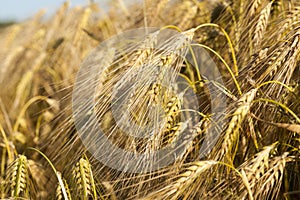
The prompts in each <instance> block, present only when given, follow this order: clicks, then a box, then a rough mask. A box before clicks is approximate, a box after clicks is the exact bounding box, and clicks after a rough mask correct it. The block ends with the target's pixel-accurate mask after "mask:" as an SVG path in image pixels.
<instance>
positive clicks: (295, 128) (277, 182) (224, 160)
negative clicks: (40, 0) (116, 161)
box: [0, 0, 300, 200]
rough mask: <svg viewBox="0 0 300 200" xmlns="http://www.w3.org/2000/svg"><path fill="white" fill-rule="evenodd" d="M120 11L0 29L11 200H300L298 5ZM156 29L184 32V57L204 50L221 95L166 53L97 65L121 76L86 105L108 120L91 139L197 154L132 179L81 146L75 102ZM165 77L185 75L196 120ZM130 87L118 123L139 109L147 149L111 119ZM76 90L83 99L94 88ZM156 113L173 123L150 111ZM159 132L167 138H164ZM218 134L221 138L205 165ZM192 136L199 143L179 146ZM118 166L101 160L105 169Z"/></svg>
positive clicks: (4, 169) (118, 7) (178, 3)
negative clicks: (79, 80) (116, 46)
mask: <svg viewBox="0 0 300 200" xmlns="http://www.w3.org/2000/svg"><path fill="white" fill-rule="evenodd" d="M112 2H113V3H111V6H110V8H109V10H108V11H104V10H102V9H101V8H100V7H99V6H98V5H97V4H95V3H90V4H89V5H87V6H82V7H70V6H69V3H68V2H66V3H64V4H63V5H62V6H61V7H60V8H59V10H57V11H56V13H55V14H54V15H53V16H51V17H49V18H45V17H44V15H45V13H44V12H43V11H41V12H39V13H37V14H36V15H34V16H33V17H32V18H30V19H29V20H26V21H24V22H20V23H16V24H12V25H9V26H6V27H2V28H0V46H1V48H0V60H1V62H0V88H1V89H0V132H1V134H0V156H1V159H0V160H1V164H0V183H1V184H0V198H1V199H103V200H104V199H107V200H109V199H111V200H119V199H120V200H123V199H145V200H146V199H147V200H150V199H151V200H152V199H173V200H177V199H188V200H189V199H209V200H210V199H216V200H219V199H220V200H221V199H222V200H223V199H228V200H229V199H230V200H231V199H249V200H264V199H266V200H269V199H287V200H293V199H300V87H299V85H300V57H299V56H300V4H299V3H298V2H297V1H296V0H249V1H246V0H215V1H209V0H204V1H198V0H143V1H142V0H141V1H138V2H136V3H133V4H131V5H126V4H124V2H123V1H122V0H119V1H112ZM145 27H146V28H147V27H158V28H161V30H172V31H173V32H176V33H177V32H178V33H180V34H179V35H183V36H184V37H185V39H186V38H187V39H186V40H184V41H183V42H182V44H181V45H185V42H187V40H193V41H194V44H193V45H194V46H197V47H201V48H202V49H205V50H206V52H207V53H208V55H209V56H210V58H211V60H212V61H213V62H214V63H215V65H216V69H217V70H218V71H219V72H220V73H219V77H218V79H219V80H222V83H224V84H223V85H220V84H218V83H217V82H214V81H210V80H208V78H207V77H205V76H203V75H202V73H204V72H202V71H198V70H193V69H192V68H191V65H193V64H192V63H191V62H188V61H187V60H185V59H182V58H181V57H180V56H178V57H176V56H175V57H174V56H173V57H172V55H169V54H166V52H168V51H166V52H164V51H153V49H151V48H146V47H145V48H142V49H141V50H139V51H130V50H128V51H127V49H126V53H123V52H122V51H119V53H114V55H111V54H110V51H107V52H105V54H103V55H102V57H100V58H101V59H100V58H97V57H95V59H94V60H92V62H98V63H102V64H103V65H104V64H105V63H107V62H108V63H114V64H113V65H111V66H110V67H108V68H107V69H106V71H105V72H104V73H103V74H101V77H100V78H99V79H97V80H98V81H97V82H95V83H94V82H93V83H94V87H95V88H96V95H95V102H96V103H95V106H94V108H93V109H92V108H90V107H88V106H86V104H85V103H86V102H84V101H83V102H80V105H81V104H82V106H83V108H85V109H87V110H86V111H87V112H86V113H83V115H88V113H90V112H91V113H94V114H95V116H96V117H97V120H98V121H99V122H101V124H100V126H99V127H95V126H92V125H89V124H88V123H87V124H88V125H87V127H88V128H91V129H89V130H91V131H95V130H97V129H102V130H105V134H106V135H107V137H108V138H109V139H110V140H111V141H113V143H114V144H115V145H116V146H118V147H120V148H122V149H125V150H126V151H129V152H134V153H136V154H141V153H143V154H146V155H148V154H147V153H149V155H150V153H151V152H156V151H157V150H159V149H163V148H165V147H167V146H172V145H173V146H174V145H175V149H176V148H177V146H176V145H179V144H181V143H184V144H185V146H186V147H187V148H186V149H185V151H184V152H183V153H182V154H180V156H178V157H177V158H176V161H175V162H172V163H170V164H169V165H167V166H163V167H160V168H159V169H157V170H153V171H149V169H150V168H151V167H153V166H152V164H153V162H152V161H153V160H155V159H156V157H151V156H149V157H148V158H147V159H148V160H149V165H144V163H136V165H133V166H131V167H133V169H132V170H133V171H134V170H142V171H143V173H135V172H130V171H122V170H118V169H114V168H113V167H111V166H108V165H106V164H105V163H102V162H100V161H99V159H97V158H96V157H95V156H94V155H93V154H92V153H91V151H90V149H88V148H87V147H86V145H84V144H83V141H82V140H81V138H80V137H79V135H78V129H77V128H76V122H75V119H74V117H73V113H72V92H73V91H74V90H75V89H74V88H76V87H75V82H76V74H77V73H78V71H79V70H80V67H81V63H82V62H83V61H84V60H85V59H86V57H87V56H89V55H90V53H91V52H92V51H93V50H94V49H96V50H97V47H98V45H99V44H100V43H102V42H104V41H107V40H109V39H110V38H111V37H113V36H115V35H117V34H122V33H123V32H124V31H127V30H132V29H137V28H145ZM175 36H176V35H175ZM153 38H154V36H153ZM147 39H149V37H148V38H147ZM151 39H152V38H151V37H150V39H149V41H150V40H151ZM175 39H176V40H174V41H175V42H174V41H173V40H171V39H170V40H167V39H166V41H161V42H165V43H164V45H165V48H167V49H168V48H169V49H170V50H172V49H176V48H177V46H176V45H177V44H179V43H180V41H179V39H180V37H179V36H178V38H177V36H176V37H175ZM149 41H148V40H147V42H149ZM143 42H145V41H143ZM108 50H110V49H108ZM194 59H195V58H194ZM141 63H143V64H145V63H146V65H145V66H147V67H144V68H143V67H140V64H141ZM157 66H158V67H157ZM156 69H162V70H158V72H157V73H158V78H157V79H156V81H155V82H153V83H149V81H148V79H147V75H149V74H151V73H155V72H156V71H155V70H156ZM165 69H170V70H172V72H171V73H170V74H168V76H167V79H168V80H169V81H172V80H173V79H175V78H176V77H177V76H178V77H182V79H183V80H185V81H186V83H187V84H186V85H185V87H186V89H185V90H184V91H188V89H189V91H191V92H192V93H194V94H195V95H196V96H197V97H198V99H197V102H198V103H197V106H196V107H193V109H192V111H190V112H187V109H186V107H185V106H186V105H188V106H189V105H192V104H193V102H192V101H191V99H189V98H187V100H186V98H184V96H185V95H186V94H187V93H185V92H183V93H182V94H181V96H180V95H179V96H177V95H176V94H175V93H176V91H172V90H167V89H165V88H164V87H163V83H162V81H161V80H160V78H161V77H163V78H162V79H164V78H165V76H164V75H162V72H165V71H164V70H165ZM139 73H140V74H141V75H140V76H139ZM166 73H167V72H166ZM160 75H161V76H160ZM125 76H128V77H130V78H132V77H135V76H137V77H138V78H136V79H133V80H135V81H134V82H133V83H132V85H130V88H131V87H132V88H133V87H134V88H136V91H135V93H132V94H131V93H130V94H129V92H128V95H127V96H126V98H125V97H124V99H125V100H124V102H123V104H122V102H121V103H119V104H118V105H119V106H120V107H118V109H119V110H118V109H116V110H117V111H116V113H117V116H124V115H125V114H124V113H123V111H124V109H126V110H128V113H129V114H127V117H128V118H129V119H130V120H129V122H130V123H136V124H139V125H140V126H142V125H145V126H146V125H147V126H146V127H148V128H146V129H145V130H144V129H142V128H132V129H133V131H134V132H136V133H137V134H138V132H141V131H145V132H146V133H147V134H148V135H149V137H147V138H135V137H132V136H130V135H128V134H126V132H125V131H122V130H120V129H119V124H118V122H119V121H120V122H121V119H120V120H118V119H116V118H115V117H114V116H113V114H114V113H113V112H114V111H113V110H112V107H111V105H112V104H117V103H118V102H119V101H117V100H118V99H117V100H116V102H110V100H111V99H112V98H111V97H112V96H113V95H114V93H113V92H112V91H113V90H114V89H116V90H117V91H120V92H119V93H122V92H124V91H125V90H124V91H123V90H122V89H123V88H122V85H121V86H120V85H118V84H116V82H117V81H118V80H120V79H121V78H122V77H125ZM141 77H145V78H144V79H143V78H141ZM124 80H127V79H124ZM88 81H89V80H88ZM91 81H92V80H91ZM167 83H169V82H168V81H167ZM79 86H81V87H79V94H80V93H84V92H85V91H88V90H90V88H87V87H86V86H85V85H79ZM127 86H128V85H127ZM211 89H212V90H213V91H214V92H216V93H217V94H218V95H222V96H224V99H223V101H224V102H225V103H226V105H227V106H226V108H224V110H223V111H222V113H221V116H222V119H223V120H224V123H223V124H222V125H221V126H216V124H217V123H218V122H217V121H216V119H215V118H214V116H215V115H216V113H214V109H212V105H211V100H212V97H210V96H209V92H208V90H211ZM117 94H118V93H117ZM124 94H127V92H126V91H125V92H124ZM73 103H74V100H73ZM218 103H220V102H218ZM157 105H159V106H160V107H161V108H162V109H161V112H162V113H163V115H162V116H163V118H162V119H160V118H159V117H160V115H158V111H156V110H155V109H153V108H154V107H155V106H157ZM119 111H120V112H119ZM116 113H115V114H116ZM186 113H192V114H191V116H185V115H186ZM183 116H184V117H183ZM158 118H159V119H158ZM129 122H128V123H129ZM126 123H127V121H126V122H125V124H124V126H126ZM127 125H128V124H127ZM156 127H159V131H157V133H156V132H155V133H154V132H153V131H152V130H154V129H155V128H156ZM210 129H214V130H215V129H216V130H215V131H217V132H218V133H219V134H220V136H219V137H218V138H216V139H217V140H216V143H215V144H214V145H213V147H212V148H211V150H210V151H209V152H208V153H206V154H205V155H203V154H202V150H203V148H202V147H203V145H204V144H205V141H206V138H207V137H208V135H207V131H208V130H210ZM187 132H188V133H189V134H190V135H191V136H192V137H193V139H192V141H189V142H186V140H185V139H186V138H183V139H182V137H183V136H184V134H185V133H187ZM187 140H188V139H187ZM180 141H181V142H180ZM179 146H180V145H179ZM179 146H178V148H179ZM91 148H94V149H97V148H98V147H97V146H93V147H91ZM112 155H113V154H112V152H109V151H106V152H101V156H102V157H111V156H112ZM151 155H153V154H151ZM201 155H202V156H201ZM126 159H128V158H124V160H126ZM111 161H112V162H113V160H111ZM120 162H121V164H126V163H124V162H125V161H123V163H122V160H121V161H120ZM151 162H152V163H151ZM154 164H155V163H154ZM154 164H153V165H154ZM147 170H148V171H147Z"/></svg>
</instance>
